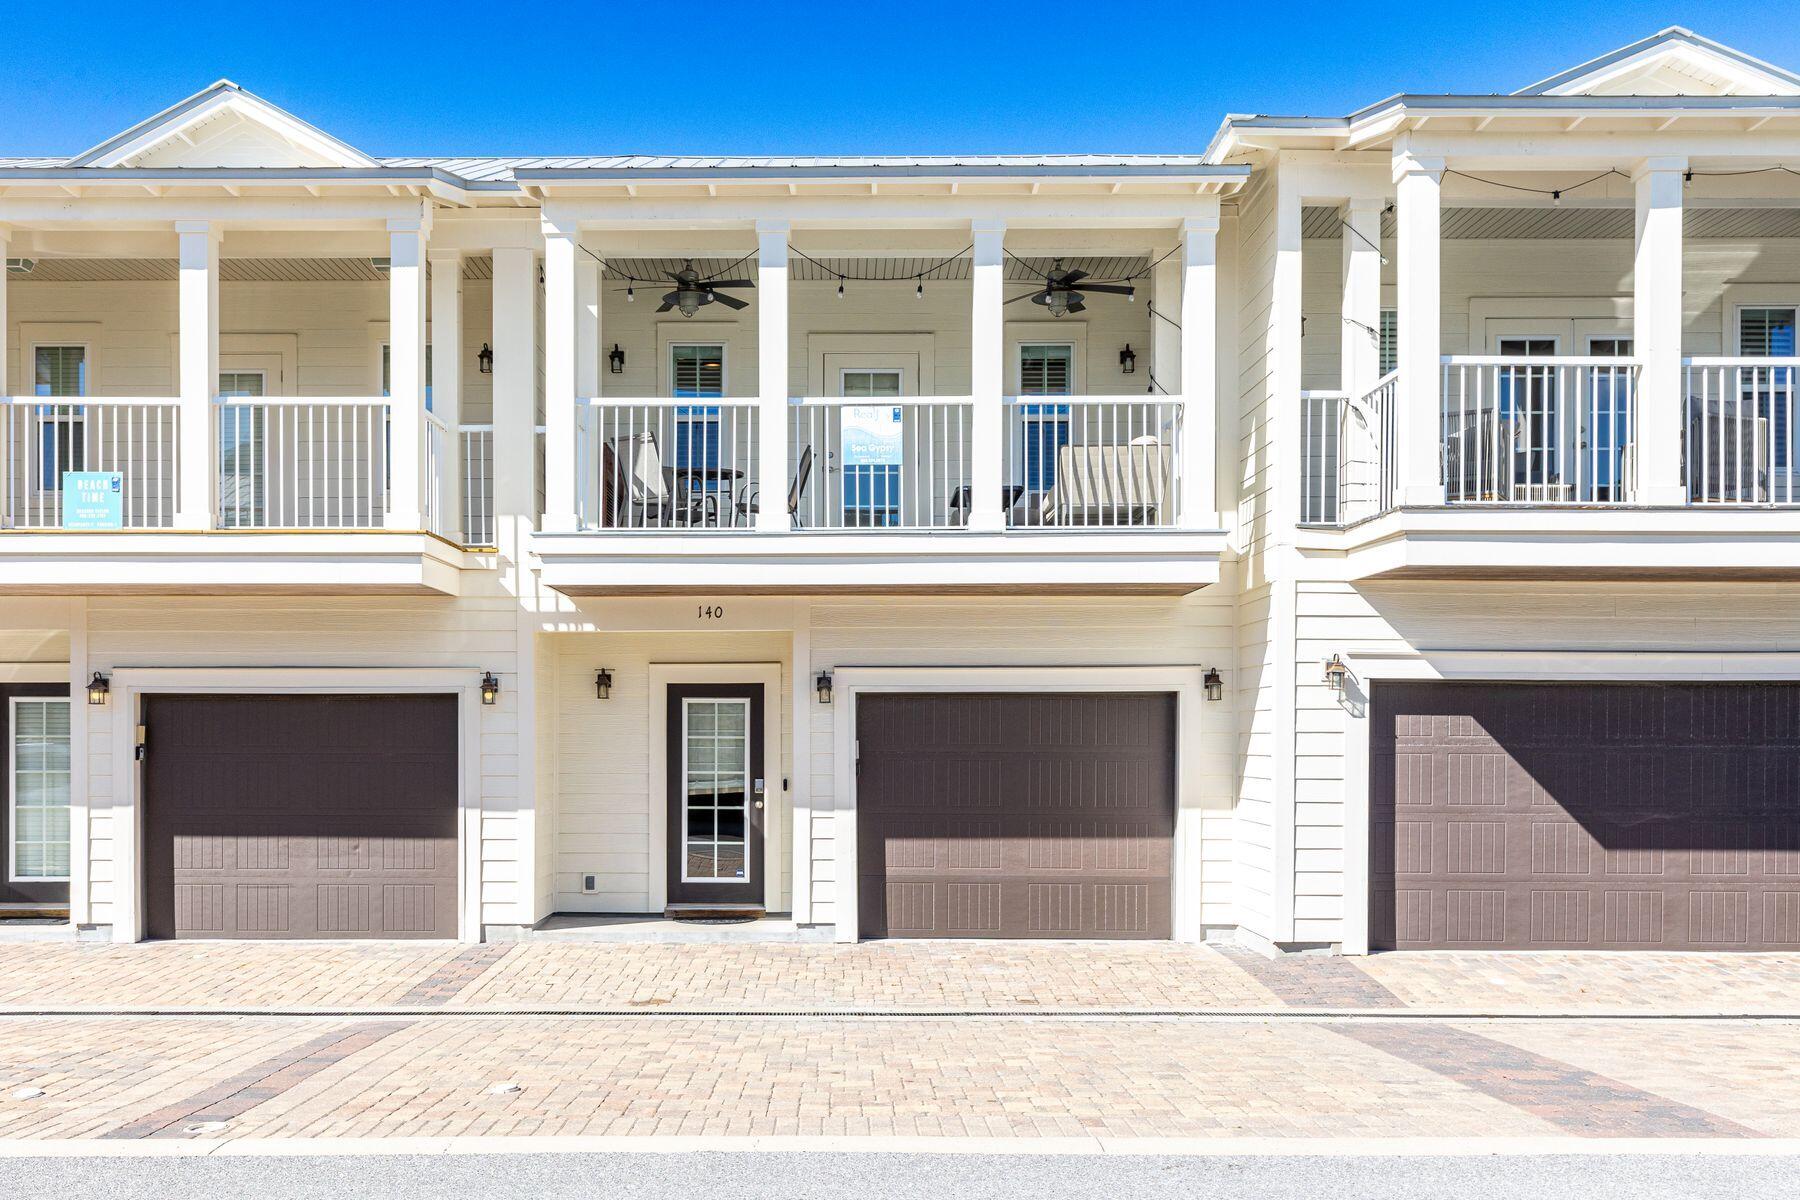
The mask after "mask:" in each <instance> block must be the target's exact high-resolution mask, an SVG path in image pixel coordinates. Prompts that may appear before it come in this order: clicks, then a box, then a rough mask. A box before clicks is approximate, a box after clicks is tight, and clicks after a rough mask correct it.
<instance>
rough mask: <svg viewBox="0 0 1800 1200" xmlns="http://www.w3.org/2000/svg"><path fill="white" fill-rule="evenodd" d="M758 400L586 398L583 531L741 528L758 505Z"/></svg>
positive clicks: (581, 434)
mask: <svg viewBox="0 0 1800 1200" xmlns="http://www.w3.org/2000/svg"><path fill="white" fill-rule="evenodd" d="M758 426H759V419H758V405H757V402H756V401H754V400H726V399H719V398H712V397H697V398H689V397H679V398H670V399H657V400H598V399H595V400H588V401H586V402H585V405H584V408H583V410H582V411H580V412H578V413H577V420H576V449H575V460H576V461H575V469H576V480H577V484H578V486H577V488H576V495H575V503H576V510H577V516H578V518H579V520H580V523H581V526H582V527H583V528H591V529H661V530H680V531H699V530H717V529H734V528H735V529H744V528H748V527H750V526H753V525H754V524H755V523H756V513H757V508H758V505H759V504H760V503H761V502H762V499H763V498H762V496H761V480H760V479H759V478H758V474H757V452H758V440H757V439H758V436H759V429H758Z"/></svg>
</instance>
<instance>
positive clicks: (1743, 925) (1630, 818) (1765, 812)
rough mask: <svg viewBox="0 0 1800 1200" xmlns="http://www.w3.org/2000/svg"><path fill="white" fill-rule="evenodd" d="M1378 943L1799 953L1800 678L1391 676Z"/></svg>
mask: <svg viewBox="0 0 1800 1200" xmlns="http://www.w3.org/2000/svg"><path fill="white" fill-rule="evenodd" d="M1371 712H1372V717H1371V720H1372V722H1373V727H1372V728H1371V730H1370V764H1369V765H1370V772H1369V790H1370V808H1371V812H1372V818H1373V827H1372V829H1371V835H1372V836H1371V863H1370V880H1371V886H1372V891H1371V895H1370V943H1371V945H1373V946H1374V947H1375V948H1377V949H1395V948H1398V949H1552V948H1556V949H1615V950H1630V949H1658V950H1787V951H1790V952H1791V951H1793V950H1795V949H1797V948H1800V685H1795V684H1792V683H1694V684H1690V683H1651V684H1581V683H1460V682H1459V683H1398V682H1396V683H1387V682H1378V683H1376V684H1375V687H1374V699H1373V706H1372V709H1371Z"/></svg>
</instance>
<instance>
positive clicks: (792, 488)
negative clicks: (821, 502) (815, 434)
mask: <svg viewBox="0 0 1800 1200" xmlns="http://www.w3.org/2000/svg"><path fill="white" fill-rule="evenodd" d="M812 466H813V450H812V447H811V446H807V447H806V448H804V449H803V450H801V451H800V461H799V462H798V463H796V464H795V466H794V480H793V482H792V483H790V484H789V485H788V501H787V510H788V519H789V520H791V521H793V522H794V524H795V525H796V526H798V525H799V524H800V497H801V496H802V495H804V494H805V492H806V485H807V482H808V481H809V480H811V479H812ZM759 498H760V493H759V492H757V491H753V490H751V489H748V488H746V489H745V490H744V491H743V493H742V494H741V495H739V496H738V502H737V515H738V519H739V520H741V521H743V522H744V523H745V524H749V523H750V518H752V517H754V516H756V515H757V513H758V512H759V511H761V510H760V508H759V506H758V504H757V501H758V499H759Z"/></svg>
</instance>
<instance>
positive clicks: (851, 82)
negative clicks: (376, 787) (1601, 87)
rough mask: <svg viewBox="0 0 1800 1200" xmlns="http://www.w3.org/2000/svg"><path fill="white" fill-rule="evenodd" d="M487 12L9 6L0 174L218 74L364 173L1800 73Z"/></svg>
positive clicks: (797, 6)
mask: <svg viewBox="0 0 1800 1200" xmlns="http://www.w3.org/2000/svg"><path fill="white" fill-rule="evenodd" d="M506 7H508V6H506V5H505V4H504V0H502V2H501V3H495V2H494V0H488V2H487V3H485V4H466V5H465V4H461V3H457V2H455V0H440V2H438V3H433V4H431V5H420V6H417V7H416V8H415V7H413V6H402V5H386V4H382V3H380V0H375V2H373V3H371V2H370V0H362V2H361V3H342V2H339V0H316V2H315V3H311V4H305V5H289V4H281V3H267V2H265V3H261V4H258V3H256V2H255V0H251V2H250V3H243V2H242V0H240V2H239V3H235V4H214V3H210V2H208V0H188V2H184V3H182V4H180V5H178V6H174V7H171V6H167V5H158V4H144V3H142V2H141V0H139V2H136V3H131V4H118V5H113V4H82V3H79V0H76V2H73V3H68V4H62V5H55V4H26V3H16V4H13V5H9V6H8V8H9V10H10V11H8V13H7V16H6V33H5V40H6V43H7V45H8V49H9V54H8V62H7V68H6V70H5V71H4V72H0V154H15V155H16V154H58V153H62V154H72V153H76V152H78V151H80V150H84V149H86V148H87V147H88V146H90V145H92V144H93V143H95V142H98V141H100V140H102V139H103V138H105V137H107V136H109V135H111V134H113V133H115V132H117V131H118V130H119V129H121V128H124V127H125V126H127V125H130V124H132V123H133V122H135V121H137V120H139V119H141V118H143V117H145V116H148V115H149V114H150V113H152V112H155V111H156V110H157V109H159V108H162V107H163V106H165V105H167V104H169V103H171V102H173V101H175V100H178V99H180V98H181V97H183V96H186V95H188V94H189V93H191V92H194V91H197V90H199V89H200V88H201V87H203V86H205V85H206V84H208V83H210V82H212V81H213V80H214V79H216V78H219V77H226V78H231V79H235V80H236V81H237V82H238V83H240V84H242V85H244V86H245V87H247V88H249V89H250V90H251V91H254V92H258V93H260V94H261V95H263V96H265V97H267V98H268V99H270V100H272V101H274V102H275V103H277V104H280V105H282V106H283V107H285V108H288V109H290V110H291V111H293V112H295V113H296V114H298V115H299V116H301V117H304V118H306V119H308V120H310V121H312V122H313V123H315V124H317V125H320V126H322V127H324V128H325V129H327V130H329V131H330V132H332V133H334V134H337V135H338V136H340V137H342V138H344V139H345V140H346V141H348V142H350V143H352V144H353V145H356V146H358V147H360V148H361V149H363V150H365V151H367V152H369V153H371V154H377V155H399V154H507V153H519V154H529V153H565V154H581V153H587V154H608V153H640V152H642V153H693V154H718V153H743V154H757V153H880V152H886V153H946V152H956V151H966V152H1005V151H1012V152H1034V151H1035V152H1053V151H1062V152H1083V151H1087V152H1105V151H1117V152H1132V151H1135V152H1146V151H1148V152H1155V151H1164V152H1171V153H1173V152H1184V151H1198V150H1200V149H1202V148H1203V147H1204V146H1205V144H1206V142H1207V140H1208V139H1209V138H1210V137H1211V135H1212V132H1213V130H1214V129H1215V128H1216V127H1217V125H1218V122H1219V118H1220V117H1221V116H1222V115H1223V114H1224V113H1225V112H1227V111H1236V112H1276V113H1308V114H1331V115H1337V114H1341V113H1344V112H1346V111H1349V110H1350V109H1353V108H1356V107H1359V106H1361V105H1363V104H1366V103H1369V102H1371V101H1374V100H1378V99H1380V98H1382V97H1383V96H1386V95H1389V94H1391V93H1393V92H1396V91H1415V92H1445V91H1447V92H1476V93H1481V92H1505V91H1510V90H1512V89H1514V88H1517V87H1521V86H1523V85H1525V84H1527V83H1529V82H1531V81H1533V80H1535V79H1539V78H1542V77H1543V76H1545V75H1549V74H1552V73H1553V72H1555V71H1557V70H1560V69H1561V68H1563V67H1565V66H1570V65H1573V64H1574V63H1576V62H1580V61H1582V60H1583V59H1586V58H1589V57H1592V56H1593V55H1595V54H1599V53H1601V52H1604V51H1606V50H1608V49H1611V48H1613V47H1615V46H1618V45H1622V44H1624V43H1626V42H1630V41H1634V40H1636V39H1637V38H1639V37H1643V36H1645V35H1647V34H1649V33H1652V32H1654V31H1655V30H1657V29H1660V28H1662V27H1664V26H1667V25H1686V26H1688V27H1689V28H1692V29H1694V30H1696V31H1698V32H1700V33H1702V34H1705V35H1706V36H1708V37H1712V38H1715V39H1717V40H1719V41H1722V42H1725V43H1727V44H1728V45H1733V46H1736V47H1738V48H1739V49H1742V50H1745V51H1747V52H1749V53H1751V54H1754V55H1757V56H1758V57H1761V58H1764V59H1767V60H1769V61H1772V62H1775V63H1777V64H1780V65H1783V66H1789V67H1800V24H1796V23H1795V22H1793V21H1775V20H1771V19H1770V18H1771V14H1772V13H1773V12H1774V11H1776V10H1775V9H1771V8H1770V6H1769V5H1768V4H1767V3H1766V0H1764V2H1759V3H1754V4H1752V3H1736V4H1726V3H1693V4H1686V5H1671V4H1643V3H1634V2H1632V0H1609V2H1608V3H1606V4H1597V3H1592V2H1591V0H1562V2H1560V3H1539V2H1537V0H1514V2H1512V3H1507V4H1498V3H1486V4H1470V3H1456V2H1455V0H1449V2H1447V3H1446V2H1442V0H1440V2H1438V3H1416V2H1414V0H1388V2H1386V3H1381V4H1344V3H1341V2H1339V3H1332V4H1319V5H1308V4H1303V3H1302V4H1270V3H1266V2H1252V3H1246V4H1199V3H1193V2H1192V0H1163V2H1162V3H1102V2H1100V0H1093V2H1090V3H1086V4H1080V3H1068V2H1065V0H1039V2H1038V3H1029V4H1027V3H1015V2H1013V0H974V2H973V3H971V2H968V0H964V2H963V3H939V2H937V0H913V2H912V3H903V2H902V3H893V2H888V3H866V2H862V3H859V2H858V0H841V2H839V3H821V4H811V3H792V2H785V0H759V2H754V3H738V4H715V3H707V2H703V0H685V2H683V0H663V2H660V3H659V2H656V0H636V2H634V3H629V4H619V3H587V4H559V3H556V2H554V0H538V2H534V3H532V4H529V5H521V6H519V8H518V11H519V14H520V15H519V16H518V17H517V18H516V19H513V20H496V19H495V17H494V14H495V13H497V12H500V11H503V10H504V9H505V8H506ZM1777 7H1779V6H1777ZM34 47H45V48H47V47H61V48H62V49H63V50H64V51H69V50H71V49H73V50H74V51H75V52H73V53H68V52H64V53H56V54H49V53H45V54H36V53H32V50H33V48H34Z"/></svg>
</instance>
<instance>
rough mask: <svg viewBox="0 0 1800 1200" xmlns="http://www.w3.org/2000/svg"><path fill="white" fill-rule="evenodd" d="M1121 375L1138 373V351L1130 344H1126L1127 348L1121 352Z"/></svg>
mask: <svg viewBox="0 0 1800 1200" xmlns="http://www.w3.org/2000/svg"><path fill="white" fill-rule="evenodd" d="M1119 373H1120V374H1121V375H1135V374H1136V373H1137V351H1135V350H1133V349H1132V348H1131V343H1130V342H1126V343H1125V348H1124V349H1123V350H1121V351H1119Z"/></svg>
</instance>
